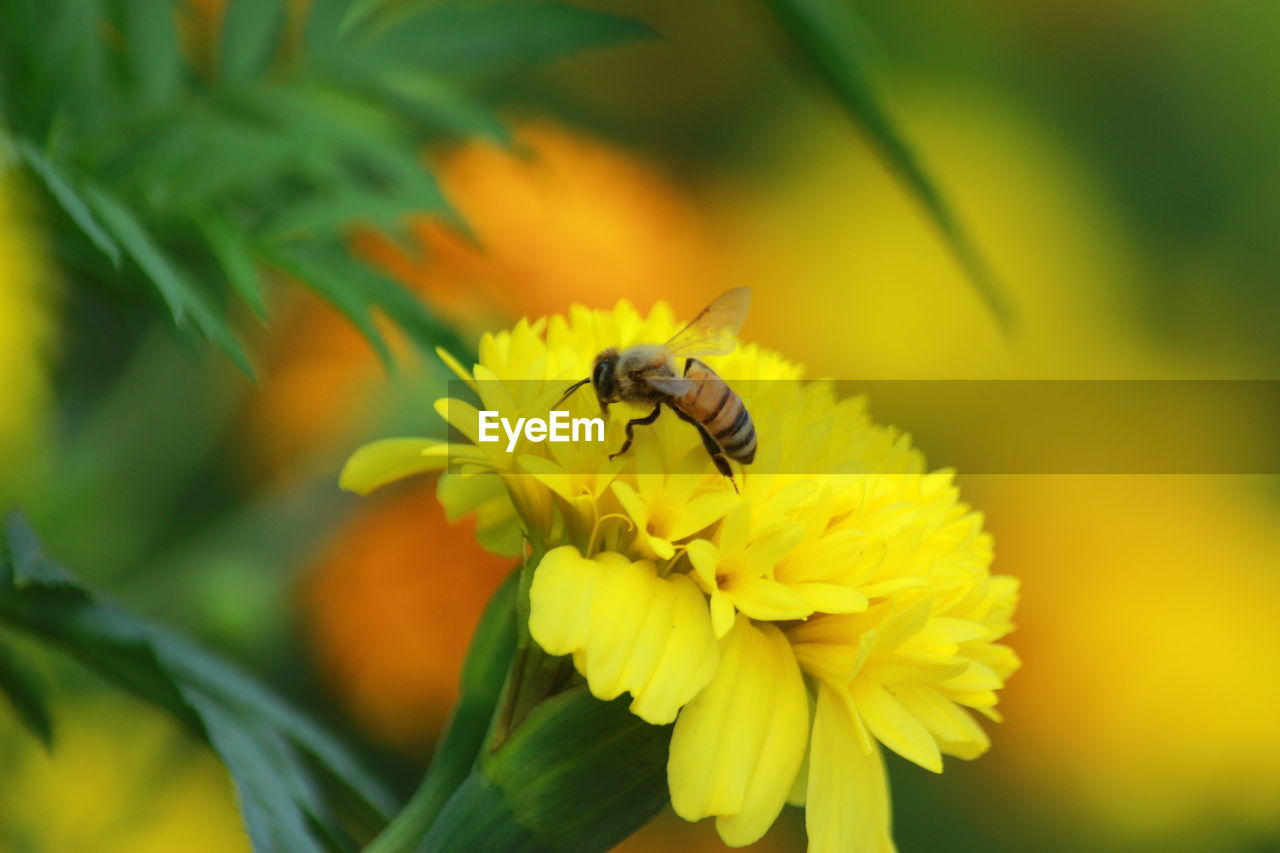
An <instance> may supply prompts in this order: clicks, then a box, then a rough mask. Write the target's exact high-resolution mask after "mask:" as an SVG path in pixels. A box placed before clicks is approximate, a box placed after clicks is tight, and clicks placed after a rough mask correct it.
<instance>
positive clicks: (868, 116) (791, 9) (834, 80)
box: [765, 0, 1016, 333]
mask: <svg viewBox="0 0 1280 853" xmlns="http://www.w3.org/2000/svg"><path fill="white" fill-rule="evenodd" d="M765 2H766V3H767V4H768V6H769V8H770V9H771V10H772V11H773V14H774V17H775V18H776V19H777V21H778V23H779V24H780V25H781V27H782V30H783V31H784V32H785V33H786V34H787V35H788V36H789V37H790V39H791V40H792V41H793V42H794V43H795V44H796V45H797V46H798V47H799V48H800V50H801V53H802V54H803V55H804V57H805V58H806V59H807V60H808V61H809V63H810V64H811V65H812V66H813V69H814V71H816V72H817V74H818V76H819V77H820V78H821V79H822V80H823V82H824V83H826V85H827V86H828V87H829V88H830V89H831V90H832V92H833V93H834V94H835V96H836V97H837V98H838V99H839V100H840V102H841V103H842V104H843V106H844V107H845V109H846V110H847V111H848V112H849V114H850V115H851V116H852V117H853V119H854V121H855V122H857V123H858V124H859V125H860V126H861V128H862V129H863V131H864V132H865V133H866V134H867V136H868V138H869V139H870V140H871V143H872V144H873V145H874V146H875V147H876V148H877V149H878V151H879V152H880V155H881V156H882V157H883V158H884V159H885V160H886V162H888V164H889V165H890V167H891V168H893V169H894V170H895V171H896V172H897V173H898V175H899V177H900V178H901V179H902V180H903V181H904V182H905V183H906V185H907V187H908V188H909V189H910V190H911V192H912V193H914V194H915V196H916V198H917V199H918V200H919V201H920V203H921V204H922V205H924V208H925V210H926V211H927V212H928V214H929V216H930V217H931V218H932V219H933V222H934V224H935V225H936V226H937V228H938V229H939V230H940V231H941V233H942V235H943V237H944V238H945V239H946V241H947V243H948V244H949V245H950V246H951V250H952V252H953V253H954V254H955V256H956V258H957V260H958V261H959V262H960V265H961V266H962V267H963V268H964V270H965V272H966V273H967V274H968V276H969V279H970V281H972V282H973V285H974V287H975V288H976V289H977V291H978V294H979V296H981V298H982V299H983V301H984V302H985V303H986V305H987V307H988V308H989V309H990V310H991V312H992V313H993V314H994V315H995V317H996V319H997V320H998V321H999V323H1000V324H1001V327H1002V328H1003V329H1004V330H1005V332H1006V333H1012V332H1013V330H1014V327H1015V326H1016V322H1015V316H1014V307H1013V303H1012V301H1011V300H1010V297H1009V295H1008V293H1007V292H1006V291H1005V290H1004V288H1003V287H1002V286H1001V284H1000V283H999V281H998V280H997V279H996V277H995V275H994V274H993V273H992V271H991V270H990V269H989V268H988V266H987V264H986V262H985V260H984V259H983V257H982V255H981V253H980V252H979V251H978V249H977V247H976V245H975V244H974V243H973V241H972V239H971V238H970V236H969V234H968V233H967V232H966V231H965V229H964V227H963V226H962V224H961V222H960V220H959V219H958V218H957V217H956V215H955V213H954V211H953V210H952V208H951V206H950V204H948V202H947V200H946V198H945V197H944V196H943V195H942V193H941V191H940V190H939V189H938V187H937V186H936V185H935V184H934V182H933V179H932V178H931V177H930V176H929V174H928V172H927V171H926V169H925V168H924V165H923V164H922V163H921V162H920V159H919V157H918V156H917V155H916V153H915V150H914V149H913V148H912V147H911V145H910V144H909V143H908V142H907V140H906V138H905V137H904V136H903V134H902V132H901V131H900V130H899V128H898V124H897V122H896V121H895V120H894V119H893V117H892V116H891V115H890V112H889V109H888V107H887V106H886V104H885V103H884V101H883V99H882V98H881V96H880V94H879V92H878V91H877V90H876V87H875V86H874V85H873V82H872V78H871V74H870V70H869V68H868V64H867V61H866V54H867V52H868V51H867V49H866V44H867V41H868V40H867V38H866V37H865V35H864V34H863V32H862V24H861V21H860V20H859V18H858V16H857V13H856V12H855V11H854V9H853V8H852V4H850V3H848V2H832V0H765Z"/></svg>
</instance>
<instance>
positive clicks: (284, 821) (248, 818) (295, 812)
mask: <svg viewBox="0 0 1280 853" xmlns="http://www.w3.org/2000/svg"><path fill="white" fill-rule="evenodd" d="M183 696H184V697H185V698H186V700H187V701H188V702H189V703H190V704H191V706H192V707H193V708H195V709H196V712H197V713H198V714H199V715H200V718H201V720H202V721H203V722H204V724H205V727H206V728H207V729H208V732H209V745H210V746H212V747H213V749H214V751H215V752H216V753H217V754H218V757H219V758H221V759H222V760H223V762H225V763H226V765H227V769H228V770H230V771H231V776H232V779H233V780H234V781H235V785H236V790H237V794H238V795H239V800H240V808H241V811H242V812H243V813H244V822H245V827H246V829H248V831H249V839H250V841H251V842H252V843H253V849H254V850H257V851H265V850H279V851H295V850H296V851H298V853H320V851H321V850H323V849H324V847H323V845H322V844H321V843H320V841H319V840H318V839H316V838H315V837H314V836H313V835H312V833H311V831H310V828H309V826H308V818H307V811H306V810H305V809H303V808H299V804H300V802H309V801H311V800H313V799H314V797H315V792H314V791H312V790H311V789H309V788H308V787H307V786H306V785H305V783H304V782H303V779H302V778H301V777H298V776H296V775H295V773H294V771H295V770H296V769H297V766H296V761H295V760H294V759H293V756H292V750H291V749H290V748H289V744H288V743H286V742H285V741H284V739H283V738H281V737H280V736H279V735H278V734H277V733H276V732H275V731H274V730H273V729H271V728H269V727H267V726H264V725H262V724H261V723H259V722H257V721H255V720H253V719H246V718H244V717H241V716H238V715H236V714H234V713H233V712H231V711H229V710H228V709H227V708H225V707H224V706H223V705H222V704H221V703H219V702H217V701H216V700H214V699H212V698H210V697H208V696H206V695H204V694H203V693H202V692H201V691H200V690H198V689H195V688H186V689H184V690H183Z"/></svg>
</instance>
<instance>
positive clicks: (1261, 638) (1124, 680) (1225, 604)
mask: <svg viewBox="0 0 1280 853" xmlns="http://www.w3.org/2000/svg"><path fill="white" fill-rule="evenodd" d="M1274 486H1275V481H1274V479H1271V480H1259V481H1251V480H1250V479H1248V478H1239V477H1215V476H1170V475H1163V476H1145V477H1138V476H1106V477H1103V476H1075V477H1011V478H1010V477H1003V478H989V479H988V478H979V479H978V480H976V481H975V482H974V483H973V487H974V488H976V489H978V491H979V492H980V494H981V495H982V499H983V502H984V505H986V506H987V507H988V509H989V511H990V514H991V517H992V519H994V520H995V521H996V522H997V523H998V524H999V528H998V529H999V532H1000V534H1001V548H1002V552H1003V554H1004V556H1005V557H1006V558H1009V559H1013V560H1016V561H1017V562H1018V564H1019V565H1025V566H1027V569H1026V572H1025V574H1026V577H1027V580H1028V583H1027V590H1028V591H1027V594H1026V597H1025V601H1024V611H1023V612H1024V616H1025V619H1024V622H1025V624H1026V630H1025V631H1020V632H1019V648H1020V651H1022V652H1023V653H1024V654H1025V655H1026V657H1027V658H1028V659H1030V660H1034V661H1035V666H1033V667H1030V668H1029V669H1028V672H1027V677H1026V679H1025V680H1024V679H1021V678H1020V679H1018V681H1017V683H1016V687H1015V689H1013V690H1011V691H1010V692H1009V695H1008V697H1007V702H1008V707H1009V709H1010V714H1009V716H1010V723H1009V726H1008V727H1007V729H1006V731H1005V732H1004V734H1005V735H1006V736H1008V737H1009V739H1010V740H1009V743H1010V744H1011V745H1012V748H1010V749H1008V750H1002V753H1001V759H1000V766H1001V768H1002V769H1003V770H1004V771H1005V772H1007V773H1009V774H1010V775H1011V776H1012V777H1013V778H1014V779H1015V780H1016V783H1017V785H1018V787H1019V788H1020V789H1022V790H1024V791H1025V792H1026V794H1027V796H1028V798H1029V800H1030V801H1031V802H1033V803H1055V804H1058V805H1057V807H1058V808H1062V807H1064V806H1065V807H1066V808H1068V809H1069V811H1070V814H1071V818H1070V820H1071V822H1072V824H1075V825H1078V824H1079V822H1080V818H1081V816H1082V815H1084V816H1087V817H1088V818H1089V819H1091V820H1092V821H1094V822H1095V824H1096V825H1097V826H1098V828H1099V829H1101V830H1102V832H1097V831H1096V830H1095V832H1097V834H1096V837H1097V838H1106V839H1109V841H1108V844H1109V846H1110V847H1111V848H1114V849H1124V850H1133V849H1153V850H1154V849H1178V850H1188V851H1190V850H1204V851H1216V850H1222V849H1224V844H1225V842H1224V838H1225V837H1226V836H1227V833H1228V830H1230V831H1232V832H1237V833H1238V832H1240V831H1241V830H1246V831H1253V832H1262V833H1274V832H1276V831H1277V830H1278V829H1280V820H1277V815H1276V809H1275V804H1276V802H1277V798H1280V740H1277V739H1276V737H1275V731H1274V730H1275V721H1276V719H1277V718H1280V688H1278V687H1277V685H1276V681H1275V679H1274V678H1272V677H1270V673H1272V672H1273V671H1274V668H1275V661H1276V659H1277V657H1280V620H1277V619H1276V602H1277V601H1280V574H1278V573H1277V572H1276V561H1275V554H1276V553H1277V551H1278V550H1280V525H1277V523H1276V514H1275V508H1274V506H1273V505H1268V504H1267V503H1265V502H1264V501H1263V499H1262V498H1263V496H1262V495H1259V494H1256V493H1254V491H1255V489H1256V488H1261V489H1264V490H1265V489H1267V488H1271V489H1274ZM1046 768H1052V772H1049V771H1047V769H1046ZM1040 809H1041V810H1042V811H1046V812H1048V813H1050V814H1055V809H1054V808H1047V809H1046V808H1044V807H1043V806H1041V807H1040Z"/></svg>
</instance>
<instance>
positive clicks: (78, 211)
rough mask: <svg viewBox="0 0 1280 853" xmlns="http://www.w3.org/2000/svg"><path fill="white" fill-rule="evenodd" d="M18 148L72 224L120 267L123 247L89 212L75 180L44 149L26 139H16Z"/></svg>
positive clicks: (16, 147)
mask: <svg viewBox="0 0 1280 853" xmlns="http://www.w3.org/2000/svg"><path fill="white" fill-rule="evenodd" d="M14 149H15V150H17V152H18V154H19V155H20V156H21V157H22V159H23V160H24V161H25V162H26V164H27V165H28V166H30V167H31V171H33V172H35V173H36V176H37V177H39V178H40V180H41V182H42V183H43V184H44V186H45V188H46V189H47V190H48V191H49V195H51V196H53V199H54V201H56V202H57V203H58V204H59V206H61V207H62V210H63V211H64V212H65V213H66V214H67V216H69V217H71V221H72V222H74V223H75V224H76V227H77V228H79V229H80V231H81V232H83V233H84V235H85V236H86V237H88V238H89V242H91V243H92V244H93V245H94V246H96V247H97V248H98V249H99V250H100V251H101V252H102V253H103V254H104V255H106V256H107V257H108V258H110V259H111V265H112V266H113V267H117V268H118V267H119V266H120V247H119V246H118V245H116V241H115V240H113V239H112V238H111V235H110V234H108V233H107V231H106V229H105V228H103V227H102V223H100V222H99V221H98V218H97V217H96V216H94V214H93V211H92V210H90V209H89V205H88V204H87V203H86V202H85V200H84V198H83V197H81V195H80V192H79V191H78V190H76V188H75V186H74V185H73V184H72V182H71V180H70V179H69V178H67V176H65V175H64V174H63V173H62V171H61V170H60V169H59V168H58V167H57V166H56V165H54V163H53V161H52V160H49V159H48V158H46V157H45V156H44V155H43V154H42V153H40V150H39V149H38V148H36V147H35V146H34V145H32V144H31V143H29V142H27V141H26V140H22V139H19V140H16V141H15V142H14Z"/></svg>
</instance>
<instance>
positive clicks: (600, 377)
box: [591, 347, 618, 409]
mask: <svg viewBox="0 0 1280 853" xmlns="http://www.w3.org/2000/svg"><path fill="white" fill-rule="evenodd" d="M617 369H618V351H617V350H616V349H613V348H612V347H610V348H609V349H607V350H605V351H604V352H602V353H600V354H599V355H598V356H596V363H595V364H594V365H593V366H592V368H591V387H592V388H594V389H595V392H596V399H598V400H599V401H600V408H602V409H603V408H604V407H605V405H606V404H607V403H612V402H616V401H617V400H618V376H617Z"/></svg>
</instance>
